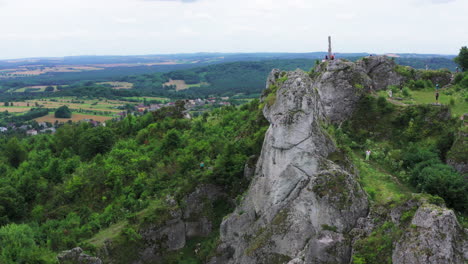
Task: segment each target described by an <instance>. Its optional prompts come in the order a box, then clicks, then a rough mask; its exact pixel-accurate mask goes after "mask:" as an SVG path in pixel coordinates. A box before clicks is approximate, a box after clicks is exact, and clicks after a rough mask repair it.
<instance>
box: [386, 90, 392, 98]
mask: <svg viewBox="0 0 468 264" xmlns="http://www.w3.org/2000/svg"><path fill="white" fill-rule="evenodd" d="M387 93H388V97H390V98H392V96H393V92H392V89H389V90H388V92H387Z"/></svg>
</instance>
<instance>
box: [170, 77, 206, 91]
mask: <svg viewBox="0 0 468 264" xmlns="http://www.w3.org/2000/svg"><path fill="white" fill-rule="evenodd" d="M164 85H175V87H176V91H182V90H185V89H188V88H191V87H199V86H202V85H208V83H206V82H202V83H195V84H187V83H185V81H184V80H172V79H171V80H169V81H168V82H166V83H164Z"/></svg>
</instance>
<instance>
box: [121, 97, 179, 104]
mask: <svg viewBox="0 0 468 264" xmlns="http://www.w3.org/2000/svg"><path fill="white" fill-rule="evenodd" d="M122 99H124V100H130V101H131V102H133V103H134V101H135V100H136V101H142V102H143V101H144V100H147V101H151V100H157V101H164V102H167V101H170V99H169V98H166V97H151V96H142V97H138V96H132V97H123V98H122ZM130 101H120V102H123V103H129V102H130Z"/></svg>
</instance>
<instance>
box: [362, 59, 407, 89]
mask: <svg viewBox="0 0 468 264" xmlns="http://www.w3.org/2000/svg"><path fill="white" fill-rule="evenodd" d="M357 64H358V65H359V66H360V67H362V68H364V70H365V71H366V72H367V75H368V76H369V77H370V78H371V79H372V84H373V89H374V90H377V91H378V90H384V89H387V86H389V85H400V84H402V83H403V82H404V81H405V77H404V76H401V75H400V74H398V73H397V72H396V71H395V67H396V66H397V65H396V63H395V62H394V61H393V60H392V59H390V58H388V57H385V56H370V57H365V58H363V59H362V60H360V61H358V62H357Z"/></svg>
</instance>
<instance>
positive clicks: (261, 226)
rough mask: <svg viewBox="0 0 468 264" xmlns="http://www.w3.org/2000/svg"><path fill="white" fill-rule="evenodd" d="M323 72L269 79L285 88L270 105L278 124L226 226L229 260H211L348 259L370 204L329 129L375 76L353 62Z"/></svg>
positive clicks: (270, 83) (273, 123) (224, 248)
mask: <svg viewBox="0 0 468 264" xmlns="http://www.w3.org/2000/svg"><path fill="white" fill-rule="evenodd" d="M322 67H323V69H318V70H317V71H316V72H315V74H314V78H313V79H311V78H310V77H309V76H308V75H307V74H305V73H304V72H302V71H300V70H298V71H295V72H290V73H281V72H279V71H277V70H274V71H273V72H272V73H271V75H270V77H269V78H268V81H267V87H271V86H273V85H277V86H279V89H278V91H277V92H276V100H275V102H274V103H273V104H272V105H267V106H266V107H265V108H264V115H265V117H266V118H267V120H268V121H269V122H270V124H271V125H270V128H269V129H268V131H267V133H266V136H265V141H264V144H263V148H262V153H261V156H260V158H259V161H258V163H257V169H256V173H255V177H254V179H253V182H252V183H251V186H250V188H249V190H248V193H247V195H246V197H245V200H244V201H243V203H242V205H241V206H239V207H238V208H237V209H236V210H235V212H234V213H233V214H231V215H230V216H229V217H228V218H227V219H226V220H225V221H224V222H223V223H222V225H221V240H222V241H223V244H222V245H221V246H220V251H221V253H222V254H224V255H222V256H221V257H218V258H215V259H213V261H212V262H211V263H245V264H247V263H286V262H288V261H292V262H291V263H325V262H332V263H345V262H349V260H350V252H351V247H350V243H349V241H348V239H347V238H346V236H345V234H347V233H348V232H349V231H350V230H351V229H352V228H353V227H354V225H355V224H356V222H357V220H358V219H359V218H360V217H364V216H366V215H367V212H368V202H367V198H366V194H365V193H364V191H363V190H362V189H361V187H360V186H359V184H358V183H357V181H356V179H355V175H354V174H353V173H352V172H350V171H347V170H345V169H344V168H342V167H340V166H339V165H337V164H335V163H333V162H332V161H330V160H328V159H327V157H328V156H329V155H330V154H331V153H333V152H335V151H336V147H335V145H334V143H333V141H332V140H331V139H330V138H329V137H328V136H327V134H326V133H325V132H324V130H323V128H322V125H323V124H325V123H326V122H341V121H344V120H346V119H347V118H348V117H349V116H350V115H351V113H352V109H353V107H354V106H355V104H356V103H357V101H358V100H359V98H360V96H361V95H362V93H363V92H364V91H365V90H366V89H369V87H370V79H369V77H368V76H367V75H366V72H365V70H364V69H362V68H360V67H359V66H357V65H355V64H354V63H350V62H345V61H339V60H338V61H330V62H328V63H327V65H322ZM284 74H286V75H284ZM285 76H287V77H285ZM281 80H284V83H282V84H281V83H279V82H281ZM270 103H271V102H270Z"/></svg>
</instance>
